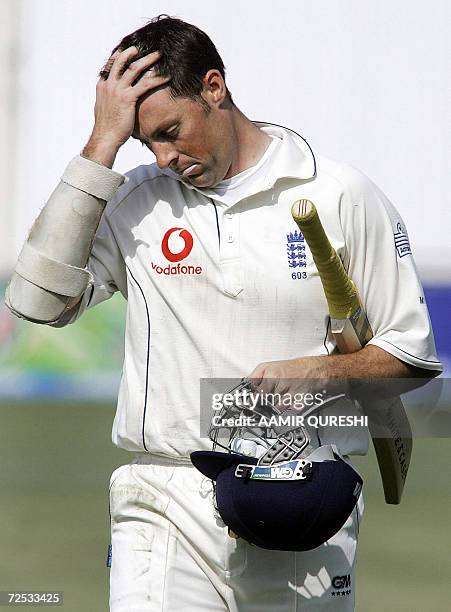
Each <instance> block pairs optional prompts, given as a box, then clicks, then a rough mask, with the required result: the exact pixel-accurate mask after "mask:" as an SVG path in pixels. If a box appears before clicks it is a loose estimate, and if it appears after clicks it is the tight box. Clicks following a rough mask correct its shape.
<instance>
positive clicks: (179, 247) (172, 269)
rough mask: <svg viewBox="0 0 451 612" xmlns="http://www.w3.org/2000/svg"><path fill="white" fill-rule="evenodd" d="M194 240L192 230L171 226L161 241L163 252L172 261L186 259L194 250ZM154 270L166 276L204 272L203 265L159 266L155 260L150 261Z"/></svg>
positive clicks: (178, 264)
mask: <svg viewBox="0 0 451 612" xmlns="http://www.w3.org/2000/svg"><path fill="white" fill-rule="evenodd" d="M193 244H194V240H193V237H192V235H191V234H190V232H189V231H188V230H186V229H184V228H183V227H171V229H168V231H167V232H166V233H165V235H164V236H163V240H162V241H161V252H162V253H163V255H164V256H165V258H166V259H167V261H170V262H171V263H177V262H180V261H182V260H183V259H186V258H187V257H188V255H189V254H190V253H191V251H192V250H193ZM150 263H151V265H152V270H154V271H155V272H156V273H157V274H163V275H164V276H173V275H176V276H179V275H191V274H194V275H198V274H202V266H182V265H180V263H177V265H176V266H171V265H167V266H159V265H158V264H156V263H154V262H153V261H151V262H150Z"/></svg>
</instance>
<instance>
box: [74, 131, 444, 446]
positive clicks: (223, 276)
mask: <svg viewBox="0 0 451 612" xmlns="http://www.w3.org/2000/svg"><path fill="white" fill-rule="evenodd" d="M256 125H258V127H259V128H260V129H262V130H263V131H265V132H266V133H268V134H269V135H271V136H272V137H273V141H272V143H271V144H270V146H269V147H268V149H267V150H266V152H265V154H264V156H263V158H262V160H260V162H259V163H258V164H257V165H256V166H255V167H254V168H250V169H248V170H246V171H245V172H244V173H241V175H244V177H243V176H241V175H238V177H234V178H235V179H237V180H235V181H234V180H233V178H232V180H231V181H229V182H227V181H225V182H224V181H223V184H220V185H219V186H218V188H217V189H216V190H215V189H202V190H201V189H198V188H196V187H194V186H192V185H188V184H186V183H184V182H183V181H182V180H181V179H180V178H179V177H178V176H177V175H175V174H173V173H172V172H171V171H170V170H164V171H163V170H160V169H159V168H158V166H157V165H156V164H152V165H149V166H140V167H138V168H136V169H134V170H133V171H131V172H130V173H128V177H129V180H128V182H127V183H125V184H124V185H122V186H121V187H120V188H119V189H118V191H117V193H116V195H115V196H114V197H113V198H112V200H110V201H109V203H108V204H107V207H106V210H105V213H104V216H103V218H102V221H101V224H100V227H99V230H98V232H97V236H96V239H95V242H94V246H93V250H92V255H91V258H90V260H89V263H88V268H89V269H90V271H91V272H92V274H93V276H94V279H95V282H94V285H93V286H92V287H90V288H88V289H87V291H86V293H85V295H84V298H83V300H82V303H81V305H80V308H79V310H78V315H77V316H79V315H80V314H81V312H83V310H84V309H85V308H87V307H91V306H93V305H95V304H97V303H99V302H101V301H103V300H105V299H107V298H109V297H110V296H111V295H112V294H113V293H114V292H115V291H116V290H119V291H120V292H121V293H122V294H123V296H124V297H125V298H126V299H127V300H128V307H127V321H126V337H125V357H124V367H123V372H122V380H121V386H120V392H119V398H118V407H117V413H116V417H115V421H114V426H113V441H114V442H115V443H116V444H117V445H118V446H120V447H122V448H125V449H128V450H131V451H143V450H145V451H149V452H152V453H155V454H160V455H166V456H171V457H180V458H181V457H186V456H187V455H188V454H189V453H190V452H191V451H193V450H195V449H199V448H205V449H208V448H210V447H211V443H210V442H209V440H208V439H205V438H203V439H200V438H199V380H200V378H208V377H214V378H221V377H242V376H246V375H248V374H249V373H250V372H251V371H252V370H253V369H254V367H255V366H256V365H257V364H258V363H260V362H263V361H274V360H279V359H292V358H296V357H301V356H308V355H327V354H328V353H330V352H332V351H333V349H334V346H335V345H334V341H333V338H332V337H331V336H330V335H329V334H328V322H329V317H328V309H327V303H326V300H325V297H324V293H323V289H322V285H321V282H320V279H319V276H318V273H317V270H316V268H315V265H314V263H313V261H312V258H311V255H310V253H309V249H308V247H307V246H306V245H305V243H304V242H303V239H302V236H301V235H300V234H299V232H298V231H297V226H296V224H295V223H294V221H293V220H292V218H291V213H290V209H291V206H292V204H293V202H294V201H295V200H297V199H299V198H308V199H310V200H312V201H313V202H314V203H315V204H316V207H317V209H318V212H319V215H320V218H321V220H322V222H323V225H324V228H325V230H326V233H327V234H328V236H329V239H330V240H331V242H332V245H333V246H334V247H335V249H336V250H337V251H338V253H339V254H340V256H341V258H342V260H343V261H344V263H345V266H346V267H347V269H348V271H349V274H350V276H351V277H352V279H353V280H354V282H355V284H356V285H357V288H358V290H359V292H360V296H361V299H362V302H363V305H364V307H365V309H366V311H367V314H368V317H369V320H370V323H371V326H372V328H373V331H374V338H373V339H372V340H371V344H375V345H377V346H379V347H381V348H382V349H384V350H386V351H388V352H389V353H392V354H393V355H395V356H396V357H398V358H399V359H401V360H403V361H405V362H407V363H410V364H413V365H415V366H419V367H422V368H425V369H430V370H440V369H441V364H440V362H439V361H438V359H437V356H436V352H435V346H434V340H433V335H432V330H431V325H430V320H429V316H428V311H427V307H426V305H425V302H424V296H423V290H422V288H421V285H420V282H419V279H418V275H417V271H416V268H415V265H414V262H413V258H412V254H411V251H410V245H409V239H408V236H407V231H406V228H405V226H404V223H403V221H402V219H401V218H400V216H399V214H398V213H397V211H396V210H395V209H394V208H393V206H392V205H391V204H390V202H389V201H388V200H387V198H386V197H385V196H384V194H383V193H382V192H381V191H380V190H379V189H378V188H377V187H376V186H375V185H374V184H373V183H372V182H371V181H370V180H369V179H368V178H366V177H365V176H364V175H363V174H361V173H360V172H359V171H357V170H355V169H354V168H352V167H350V166H347V165H344V164H340V163H336V162H333V161H330V160H327V159H324V158H320V157H316V156H314V155H313V153H312V151H311V149H310V147H309V145H308V144H307V142H306V141H305V140H304V139H303V138H301V137H300V136H299V135H297V134H296V133H295V132H293V131H291V130H289V129H286V128H283V127H280V126H275V125H271V124H264V123H256ZM78 163H80V164H83V163H84V160H83V159H80V160H79V162H78ZM105 172H106V173H108V172H112V171H111V170H109V169H107V168H105ZM241 179H243V180H241ZM221 194H222V195H221ZM233 196H234V197H233ZM75 318H76V317H75V316H74V317H72V320H74V319H75ZM349 403H350V402H349ZM352 406H353V405H352V404H351V408H350V411H352ZM324 435H325V438H327V432H326V433H325V434H324ZM322 441H323V442H325V443H326V442H329V440H326V439H323V440H322ZM366 445H367V436H366V434H365V435H362V436H356V435H355V434H353V435H352V436H348V437H347V436H346V434H345V433H344V434H343V436H342V438H340V441H339V448H340V450H341V452H342V453H343V454H349V453H353V452H354V453H355V452H365V450H366Z"/></svg>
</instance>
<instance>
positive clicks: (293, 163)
mask: <svg viewBox="0 0 451 612" xmlns="http://www.w3.org/2000/svg"><path fill="white" fill-rule="evenodd" d="M253 123H254V125H256V126H258V127H259V128H260V129H261V130H262V131H264V132H266V133H267V134H269V135H270V136H274V137H276V138H278V139H280V141H281V144H280V146H279V147H278V148H277V154H276V155H274V156H272V157H273V158H274V161H275V163H271V164H268V165H267V168H265V170H266V171H265V172H264V173H259V174H258V177H257V179H256V180H255V182H251V181H249V190H248V191H247V192H246V195H245V197H250V196H252V195H255V194H257V193H261V192H262V191H267V190H268V189H272V188H273V187H274V185H275V183H276V182H277V181H278V180H280V179H287V178H293V179H299V180H305V181H307V180H311V179H312V178H314V177H315V176H316V162H315V156H314V155H313V151H312V149H311V148H310V145H309V144H308V142H307V141H306V140H304V138H302V136H300V135H299V134H297V133H296V132H294V131H293V130H290V129H289V128H286V127H283V126H280V125H276V124H273V123H264V122H260V121H253ZM264 155H265V154H264ZM271 159H272V158H271ZM243 172H247V170H244V171H243ZM162 173H164V174H166V175H168V176H170V177H171V178H175V179H177V180H179V181H181V182H183V184H184V185H185V187H186V188H187V189H193V190H194V191H198V192H199V193H201V194H202V195H204V196H206V197H208V198H211V199H213V200H216V201H218V202H220V203H222V204H225V205H226V206H230V205H231V204H230V202H229V201H226V199H225V198H224V197H222V195H221V194H220V193H218V192H216V191H215V190H214V189H211V188H207V189H205V188H199V187H196V186H195V185H190V184H189V183H187V182H185V181H183V180H182V179H181V177H180V176H179V175H178V174H177V173H175V172H173V171H172V170H170V169H168V168H166V169H164V170H162ZM241 199H243V198H241Z"/></svg>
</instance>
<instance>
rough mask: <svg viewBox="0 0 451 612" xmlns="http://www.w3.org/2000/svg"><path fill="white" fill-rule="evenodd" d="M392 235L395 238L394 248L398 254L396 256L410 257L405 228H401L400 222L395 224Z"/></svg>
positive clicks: (410, 252)
mask: <svg viewBox="0 0 451 612" xmlns="http://www.w3.org/2000/svg"><path fill="white" fill-rule="evenodd" d="M393 235H394V238H395V247H396V251H397V252H398V256H399V257H404V256H405V255H412V251H411V249H410V242H409V237H408V235H407V232H406V230H405V228H403V226H402V224H401V223H400V222H398V223H397V224H396V229H395V231H394V234H393Z"/></svg>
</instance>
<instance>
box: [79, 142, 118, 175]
mask: <svg viewBox="0 0 451 612" xmlns="http://www.w3.org/2000/svg"><path fill="white" fill-rule="evenodd" d="M118 151H119V147H118V146H117V145H115V144H112V143H109V142H106V141H104V140H99V139H97V138H95V137H91V138H90V139H89V140H88V142H87V144H86V145H85V147H84V148H83V150H82V152H81V156H82V157H85V158H86V159H89V160H91V161H93V162H96V163H97V164H101V165H102V166H106V167H107V168H112V167H113V164H114V160H115V159H116V155H117V152H118Z"/></svg>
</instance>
